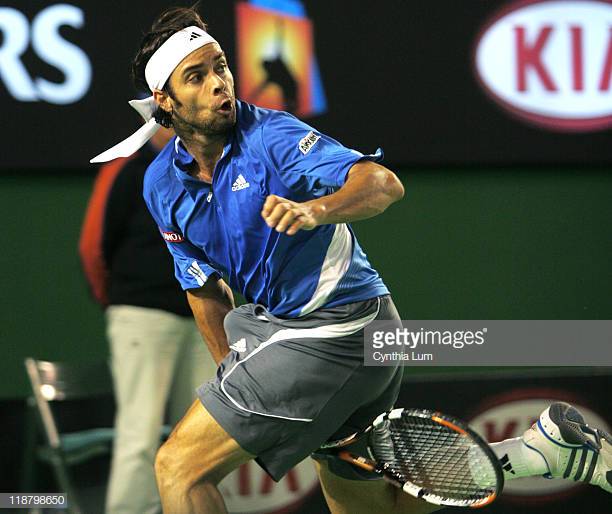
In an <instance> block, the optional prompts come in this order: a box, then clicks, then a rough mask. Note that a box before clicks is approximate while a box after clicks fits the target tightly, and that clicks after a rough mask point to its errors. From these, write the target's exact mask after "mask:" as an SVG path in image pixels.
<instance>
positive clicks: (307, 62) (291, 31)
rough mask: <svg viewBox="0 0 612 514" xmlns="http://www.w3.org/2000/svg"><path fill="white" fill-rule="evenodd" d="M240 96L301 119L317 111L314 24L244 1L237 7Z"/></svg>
mask: <svg viewBox="0 0 612 514" xmlns="http://www.w3.org/2000/svg"><path fill="white" fill-rule="evenodd" d="M236 13H237V15H236V23H237V38H238V41H237V43H238V45H237V46H238V77H239V80H238V94H239V97H240V98H241V99H243V100H245V101H247V102H250V103H254V104H257V105H259V106H261V107H267V108H270V109H281V110H287V111H290V112H293V113H295V114H297V115H300V114H308V113H309V112H310V111H311V110H312V98H311V88H310V84H311V80H312V77H311V70H312V65H313V36H312V24H311V22H310V20H308V19H305V18H298V17H294V16H290V15H286V14H282V13H277V12H273V11H269V10H266V9H261V8H259V7H254V6H252V5H249V4H247V3H240V4H238V5H237V7H236Z"/></svg>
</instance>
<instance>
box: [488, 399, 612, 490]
mask: <svg viewBox="0 0 612 514" xmlns="http://www.w3.org/2000/svg"><path fill="white" fill-rule="evenodd" d="M491 447H492V449H493V451H494V452H495V454H496V455H497V456H498V457H499V459H500V461H501V462H502V466H503V469H504V477H505V478H506V479H507V480H508V479H513V478H520V477H525V476H542V475H543V476H547V477H549V478H564V479H568V480H575V481H582V482H586V483H589V484H592V485H597V486H599V487H601V488H602V489H604V490H605V491H607V492H610V493H612V436H610V434H607V433H606V432H604V431H602V430H598V429H595V428H593V427H589V426H588V425H587V424H586V422H585V420H584V418H583V416H582V414H580V412H578V410H577V409H575V408H574V407H572V406H571V405H569V404H567V403H554V404H552V405H551V406H550V407H549V408H548V409H546V410H545V411H544V412H543V413H542V414H541V415H540V419H539V421H538V422H537V423H535V424H534V425H533V426H532V427H531V428H529V429H528V430H527V431H525V433H524V434H523V435H522V436H521V437H516V438H514V439H507V440H505V441H501V442H499V443H493V444H491Z"/></svg>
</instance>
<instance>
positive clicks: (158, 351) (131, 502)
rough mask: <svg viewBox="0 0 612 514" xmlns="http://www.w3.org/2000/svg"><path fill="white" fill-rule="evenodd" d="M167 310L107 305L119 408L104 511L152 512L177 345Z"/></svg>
mask: <svg viewBox="0 0 612 514" xmlns="http://www.w3.org/2000/svg"><path fill="white" fill-rule="evenodd" d="M174 321H175V320H174V318H173V316H172V315H171V314H169V313H165V312H163V311H160V310H157V309H146V308H142V307H135V306H129V305H120V306H111V307H109V308H108V310H107V334H108V338H109V342H110V347H111V356H112V369H113V380H114V385H115V396H116V403H117V413H116V419H115V431H116V437H115V441H114V448H113V459H112V464H111V473H110V478H109V486H108V490H107V499H106V512H107V514H130V513H132V512H139V513H142V514H156V513H158V512H159V509H160V503H159V495H158V493H157V486H156V483H155V475H154V472H153V462H154V460H155V453H156V452H157V449H158V447H159V443H160V430H161V426H162V422H163V415H164V411H165V407H166V399H167V397H168V392H169V390H170V384H171V380H172V372H173V369H174V365H175V361H176V356H177V353H178V344H179V342H180V341H178V340H177V337H176V326H175V323H174Z"/></svg>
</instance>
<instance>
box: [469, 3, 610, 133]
mask: <svg viewBox="0 0 612 514" xmlns="http://www.w3.org/2000/svg"><path fill="white" fill-rule="evenodd" d="M474 68H475V72H476V76H477V78H478V81H479V83H480V84H481V86H482V87H483V88H484V90H485V91H486V92H487V93H488V95H489V96H490V97H491V98H492V99H493V100H494V101H495V102H497V103H498V104H499V105H500V106H501V107H503V108H504V109H505V110H507V111H508V112H509V113H511V114H512V115H514V116H517V117H519V118H520V119H522V120H524V121H527V122H529V123H532V124H535V125H537V126H540V127H544V128H548V129H553V130H559V131H573V132H586V131H594V130H601V129H603V128H607V127H610V126H612V3H611V2H608V1H603V0H602V1H594V0H583V1H567V0H565V1H559V0H548V1H546V0H544V1H542V0H531V1H521V2H515V3H514V4H511V5H510V6H509V7H506V8H505V9H504V10H503V11H501V12H500V13H498V14H497V15H496V16H495V17H494V18H493V20H492V21H490V22H489V23H487V24H486V26H485V27H484V29H483V30H482V32H481V34H480V36H479V37H478V39H477V41H476V45H475V50H474Z"/></svg>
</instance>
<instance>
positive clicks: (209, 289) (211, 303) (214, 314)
mask: <svg viewBox="0 0 612 514" xmlns="http://www.w3.org/2000/svg"><path fill="white" fill-rule="evenodd" d="M187 300H188V301H189V306H190V307H191V310H192V311H193V316H194V318H195V320H196V324H197V325H198V329H199V330H200V333H201V334H202V337H203V338H204V341H206V344H207V345H208V350H209V351H210V354H211V355H212V358H213V359H214V360H215V362H216V363H217V364H219V363H220V362H221V361H222V360H223V358H224V357H225V356H226V355H227V354H228V353H229V346H228V343H227V336H226V334H225V330H224V329H223V320H224V319H225V316H226V314H227V313H228V312H229V311H230V310H232V309H233V308H234V295H233V294H232V290H231V289H230V288H229V286H228V285H227V284H226V283H225V282H224V281H223V280H222V279H220V278H216V277H210V278H209V279H208V281H207V282H206V284H204V286H202V287H200V288H199V289H189V290H188V291H187Z"/></svg>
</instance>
